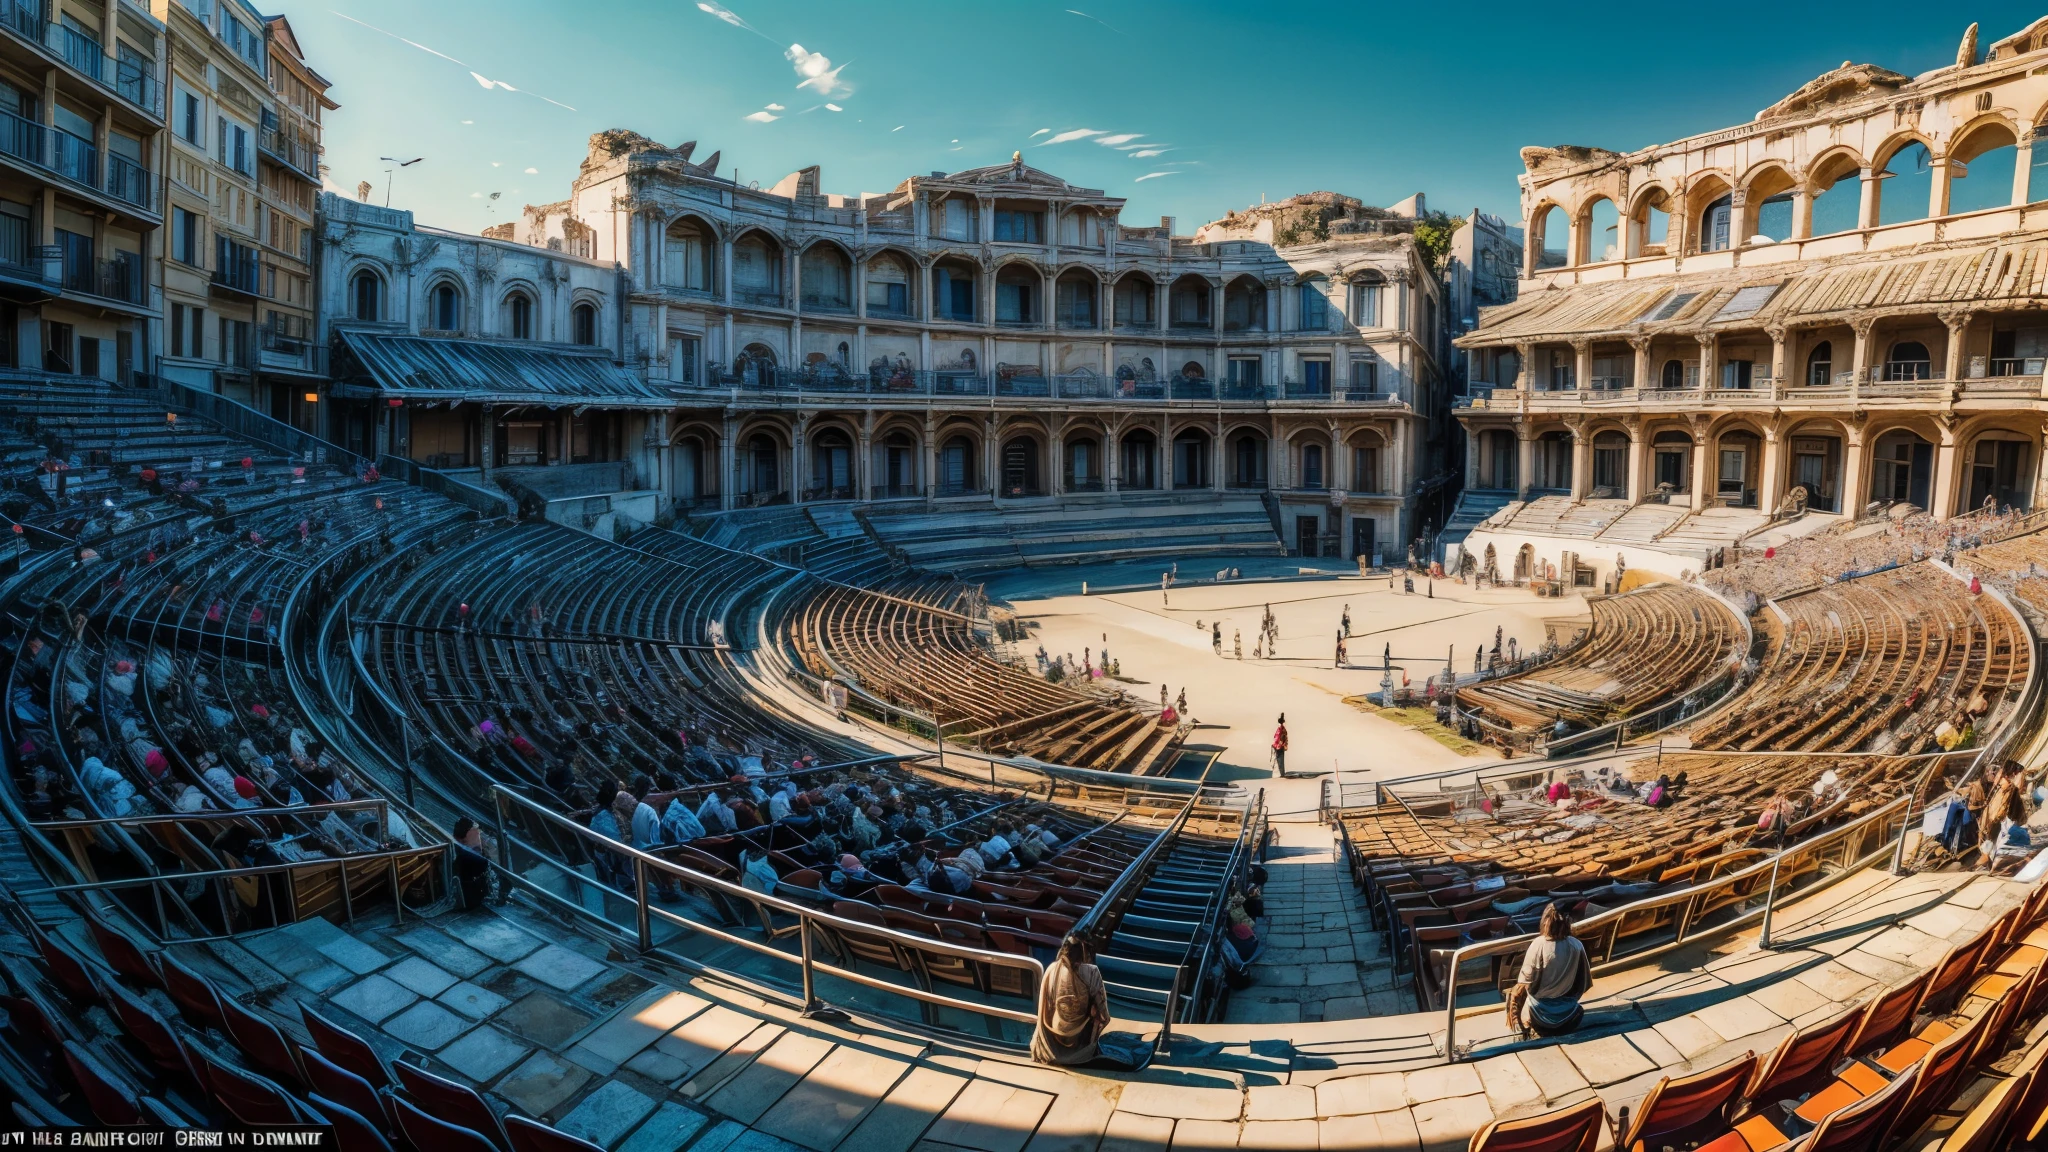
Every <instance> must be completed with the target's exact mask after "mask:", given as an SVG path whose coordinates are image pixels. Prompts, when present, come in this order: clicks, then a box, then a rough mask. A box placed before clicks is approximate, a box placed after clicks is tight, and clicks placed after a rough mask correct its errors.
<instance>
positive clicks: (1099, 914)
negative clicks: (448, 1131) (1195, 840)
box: [1074, 794, 1200, 934]
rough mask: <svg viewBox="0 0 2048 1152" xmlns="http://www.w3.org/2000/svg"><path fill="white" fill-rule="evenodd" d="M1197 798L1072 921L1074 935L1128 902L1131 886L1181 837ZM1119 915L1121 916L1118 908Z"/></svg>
mask: <svg viewBox="0 0 2048 1152" xmlns="http://www.w3.org/2000/svg"><path fill="white" fill-rule="evenodd" d="M1198 799H1200V796H1199V794H1197V795H1195V796H1190V797H1188V802H1187V803H1185V804H1183V805H1181V807H1180V811H1179V812H1177V813H1175V814H1174V817H1173V819H1172V820H1171V821H1169V822H1168V823H1167V825H1166V827H1165V828H1163V829H1161V830H1160V833H1159V835H1157V836H1154V837H1153V838H1152V842H1151V843H1150V844H1147V845H1145V849H1144V851H1142V852H1140V853H1138V854H1137V855H1136V856H1134V857H1132V859H1131V862H1130V863H1129V864H1126V865H1124V870H1123V871H1122V872H1121V873H1119V874H1118V875H1117V878H1116V879H1115V880H1113V881H1111V882H1110V885H1109V887H1107V888H1104V889H1103V890H1102V895H1101V896H1099V897H1097V898H1096V901H1095V907H1093V908H1090V909H1089V910H1088V911H1087V912H1085V913H1083V914H1082V915H1081V918H1080V919H1078V920H1076V921H1074V931H1075V932H1076V933H1082V934H1086V933H1089V932H1093V931H1094V930H1095V927H1096V925H1098V924H1100V923H1101V922H1102V920H1103V918H1104V917H1105V916H1107V915H1109V909H1110V908H1111V907H1112V906H1115V905H1121V904H1124V903H1127V902H1128V901H1129V899H1130V898H1131V897H1133V896H1135V895H1136V893H1135V892H1132V891H1130V889H1131V887H1132V886H1133V885H1135V884H1137V883H1139V882H1140V881H1142V880H1144V879H1146V878H1148V877H1150V876H1151V874H1152V861H1153V859H1154V858H1155V857H1157V856H1158V855H1159V853H1160V851H1161V850H1162V849H1164V848H1165V846H1166V845H1167V844H1169V843H1171V842H1172V841H1173V839H1174V838H1175V837H1177V836H1179V835H1180V830H1181V829H1182V828H1184V827H1186V825H1187V822H1188V816H1189V815H1190V814H1191V813H1193V812H1194V810H1195V801H1196V800H1198ZM1119 915H1121V910H1120V909H1119Z"/></svg>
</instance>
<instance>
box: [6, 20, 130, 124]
mask: <svg viewBox="0 0 2048 1152" xmlns="http://www.w3.org/2000/svg"><path fill="white" fill-rule="evenodd" d="M43 11H44V10H43V5H42V4H41V3H39V2H36V0H0V28H4V29H5V30H6V31H7V32H9V33H11V34H13V35H14V36H15V37H16V38H18V39H21V40H26V41H28V42H29V43H30V44H33V45H35V46H36V47H37V48H38V49H41V50H42V51H43V52H44V53H45V54H46V55H48V56H50V57H52V58H54V59H56V60H58V61H60V62H62V63H63V64H64V65H65V66H66V67H68V68H70V69H71V70H72V71H74V72H76V73H78V74H79V75H80V76H83V77H85V78H86V79H87V80H90V81H92V82H93V83H94V84H97V85H99V86H100V87H101V88H104V89H106V90H107V91H109V92H112V93H113V94H114V95H116V96H119V97H120V98H121V99H123V100H125V101H127V102H128V103H130V104H132V105H134V106H135V107H137V108H139V109H141V110H142V111H144V112H146V113H148V114H149V115H150V116H151V117H152V118H160V117H161V116H162V115H163V84H162V82H160V81H159V80H158V79H157V78H156V76H155V75H154V73H153V71H152V69H151V67H150V65H149V63H148V62H146V61H142V60H138V59H134V58H132V57H127V56H124V57H122V58H121V59H120V60H115V61H109V60H108V59H107V54H106V48H105V46H104V45H102V44H101V43H100V42H99V40H98V39H97V38H95V37H94V36H92V35H91V34H90V33H86V32H81V31H79V30H78V29H76V28H72V27H69V26H68V25H65V24H62V23H52V22H51V21H49V20H47V19H45V18H44V15H43ZM109 72H111V73H112V78H111V80H110V79H109V76H108V73H109Z"/></svg>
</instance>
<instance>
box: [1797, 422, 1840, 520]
mask: <svg viewBox="0 0 2048 1152" xmlns="http://www.w3.org/2000/svg"><path fill="white" fill-rule="evenodd" d="M1792 487H1793V488H1804V489H1805V490H1806V506H1807V507H1808V508H1810V509H1812V510H1814V511H1816V512H1838V511H1840V510H1841V509H1840V505H1841V487H1842V438H1841V437H1840V436H1836V435H1834V434H1833V433H1832V430H1831V429H1828V428H1827V426H1826V425H1822V426H1820V427H1818V428H1815V429H1812V430H1809V431H1800V432H1795V433H1794V434H1793V436H1792ZM1786 495H1787V497H1788V498H1789V497H1790V495H1791V492H1790V490H1789V489H1788V490H1787V493H1786Z"/></svg>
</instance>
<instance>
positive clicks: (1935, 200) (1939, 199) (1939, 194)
mask: <svg viewBox="0 0 2048 1152" xmlns="http://www.w3.org/2000/svg"><path fill="white" fill-rule="evenodd" d="M2013 162H2014V164H2015V165H2017V164H2018V162H2019V157H2018V156H2017V155H2015V156H2014V157H2013ZM1951 163H1953V161H1951V160H1949V159H1948V158H1947V157H1943V158H1941V159H1939V160H1936V161H1935V162H1934V170H1933V171H1932V172H1931V173H1929V175H1930V176H1932V177H1933V178H1932V179H1930V180H1929V181H1928V182H1927V218H1928V219H1929V220H1939V219H1941V218H1942V217H1943V216H1946V215H1948V184H1949V174H1950V168H1949V165H1950V164H1951Z"/></svg>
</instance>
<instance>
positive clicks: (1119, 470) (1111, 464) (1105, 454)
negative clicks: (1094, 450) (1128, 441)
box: [1102, 425, 1124, 494]
mask: <svg viewBox="0 0 2048 1152" xmlns="http://www.w3.org/2000/svg"><path fill="white" fill-rule="evenodd" d="M1121 428H1122V425H1115V426H1112V427H1110V428H1108V429H1106V430H1105V431H1104V432H1103V434H1102V476H1103V487H1104V488H1105V489H1107V490H1108V491H1109V492H1110V493H1111V494H1114V493H1116V492H1117V491H1118V485H1120V484H1121V483H1122V482H1123V478H1124V453H1123V447H1122V445H1121V444H1120V443H1119V442H1118V437H1117V433H1118V431H1120V430H1121Z"/></svg>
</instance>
